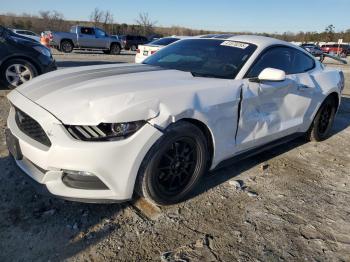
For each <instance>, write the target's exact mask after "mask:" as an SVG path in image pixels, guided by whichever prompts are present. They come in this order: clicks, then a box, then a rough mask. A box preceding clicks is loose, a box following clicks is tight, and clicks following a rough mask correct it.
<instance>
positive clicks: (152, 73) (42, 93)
mask: <svg viewBox="0 0 350 262" xmlns="http://www.w3.org/2000/svg"><path fill="white" fill-rule="evenodd" d="M211 81H215V80H214V79H209V78H195V77H193V76H192V75H191V73H189V72H182V71H178V70H166V69H163V68H160V67H154V66H149V65H142V64H141V65H140V64H138V65H135V64H123V65H116V64H113V65H99V66H85V67H76V68H71V69H63V70H58V71H54V72H52V73H48V74H45V75H42V76H39V77H37V78H35V79H33V80H32V81H29V82H28V83H25V84H23V85H21V86H20V87H18V88H17V89H16V90H17V91H18V92H20V93H21V94H22V95H24V96H25V97H27V98H28V99H30V100H32V101H33V102H35V103H36V104H38V105H39V106H41V107H43V108H44V109H46V110H47V111H49V112H50V113H52V114H53V115H54V116H55V117H56V118H58V119H59V120H60V121H61V122H63V123H64V124H71V125H97V124H99V123H102V122H104V123H113V122H128V121H137V120H147V119H151V118H154V117H156V116H157V115H158V114H159V108H160V104H161V103H162V100H163V99H164V98H166V97H168V98H169V97H174V98H173V99H175V94H178V93H179V92H187V93H188V92H189V90H193V88H196V87H198V88H200V87H203V86H206V85H208V84H209V85H210V82H211ZM216 81H217V80H216ZM180 98H181V97H180Z"/></svg>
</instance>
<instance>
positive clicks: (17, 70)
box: [0, 59, 38, 89]
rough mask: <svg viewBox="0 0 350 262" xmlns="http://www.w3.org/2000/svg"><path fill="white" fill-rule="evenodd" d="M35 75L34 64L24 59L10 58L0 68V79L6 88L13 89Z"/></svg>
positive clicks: (36, 73) (36, 72)
mask: <svg viewBox="0 0 350 262" xmlns="http://www.w3.org/2000/svg"><path fill="white" fill-rule="evenodd" d="M37 75H38V71H37V69H36V68H35V66H34V65H33V64H32V63H30V62H29V61H27V60H24V59H11V60H9V61H7V62H5V63H4V64H3V65H1V68H0V80H1V82H2V83H3V85H4V86H5V87H6V88H8V89H14V88H16V87H18V86H19V85H21V84H23V83H25V82H27V81H29V80H31V79H33V78H34V77H36V76H37Z"/></svg>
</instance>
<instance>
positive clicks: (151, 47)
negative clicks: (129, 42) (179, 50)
mask: <svg viewBox="0 0 350 262" xmlns="http://www.w3.org/2000/svg"><path fill="white" fill-rule="evenodd" d="M184 38H187V37H186V36H172V37H164V38H161V39H158V40H155V41H153V42H150V43H148V44H145V45H139V47H138V49H137V50H136V56H135V63H138V64H139V63H142V62H143V60H145V59H146V58H147V57H149V56H150V55H153V54H154V53H155V52H157V51H158V50H160V49H162V48H163V47H165V46H167V45H170V44H172V43H174V42H176V41H178V40H180V39H184Z"/></svg>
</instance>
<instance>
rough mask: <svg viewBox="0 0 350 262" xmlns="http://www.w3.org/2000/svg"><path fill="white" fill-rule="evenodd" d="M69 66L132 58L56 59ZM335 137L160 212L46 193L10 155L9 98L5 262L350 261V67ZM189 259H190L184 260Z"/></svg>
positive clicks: (1, 246) (0, 235)
mask: <svg viewBox="0 0 350 262" xmlns="http://www.w3.org/2000/svg"><path fill="white" fill-rule="evenodd" d="M55 56H56V59H57V61H58V65H59V67H66V66H73V65H86V64H90V63H91V64H96V63H104V62H128V61H132V59H133V56H132V55H131V54H128V53H127V54H123V55H120V56H106V55H98V54H89V55H86V54H83V53H74V54H70V55H60V54H57V55H55ZM328 66H332V67H341V68H343V69H344V71H345V73H346V78H347V82H346V90H345V92H344V97H343V100H342V104H341V108H340V111H339V113H338V115H337V118H336V122H335V127H334V130H333V135H332V137H331V138H329V139H328V140H326V141H324V142H322V143H305V142H304V141H303V140H302V139H298V140H295V141H293V142H290V143H288V144H286V145H283V146H279V147H278V148H275V149H273V150H269V151H267V152H265V153H263V154H260V155H257V156H255V157H253V158H250V159H247V160H245V161H242V162H240V163H237V164H235V165H232V166H229V167H227V168H224V169H221V170H219V171H216V172H215V173H211V174H208V175H207V176H206V177H205V178H204V179H203V182H202V183H201V186H200V188H198V190H197V191H196V193H195V194H194V195H193V197H192V198H191V199H190V200H188V201H186V202H184V203H181V204H179V205H174V206H171V207H167V208H162V209H161V210H158V209H157V208H155V207H152V206H149V205H147V203H144V202H143V201H138V202H136V203H125V204H121V205H120V204H118V205H117V204H115V205H91V204H80V203H73V202H67V201H63V200H57V199H54V198H49V197H45V196H40V195H37V194H36V192H35V191H34V189H33V188H32V186H31V185H30V184H27V182H25V180H24V179H23V175H22V174H21V173H20V172H19V171H18V169H17V168H16V167H15V166H14V164H13V162H12V161H11V160H10V158H9V157H8V152H7V150H6V146H5V141H4V128H5V126H6V122H5V121H6V117H7V114H8V108H9V105H8V102H7V101H6V98H5V96H6V94H7V92H6V91H1V93H0V174H1V176H0V181H1V183H0V192H1V194H0V239H1V241H0V261H61V260H67V261H101V260H108V261H109V260H113V261H300V260H304V261H305V260H307V261H349V260H350V219H349V217H350V181H349V167H350V161H349V160H350V127H349V125H350V81H349V80H350V66H349V65H347V66H340V65H339V64H337V63H335V62H334V63H333V62H330V61H328ZM181 259H182V260H181Z"/></svg>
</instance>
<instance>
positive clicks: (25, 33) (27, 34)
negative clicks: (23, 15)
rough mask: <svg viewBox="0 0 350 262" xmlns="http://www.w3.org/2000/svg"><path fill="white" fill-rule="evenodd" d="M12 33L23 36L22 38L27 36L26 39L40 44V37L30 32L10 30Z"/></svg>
mask: <svg viewBox="0 0 350 262" xmlns="http://www.w3.org/2000/svg"><path fill="white" fill-rule="evenodd" d="M10 30H11V31H12V32H14V33H16V34H18V35H21V36H25V37H28V38H31V39H33V40H35V41H37V42H39V43H40V35H38V34H36V33H34V32H32V31H29V30H23V29H10Z"/></svg>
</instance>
